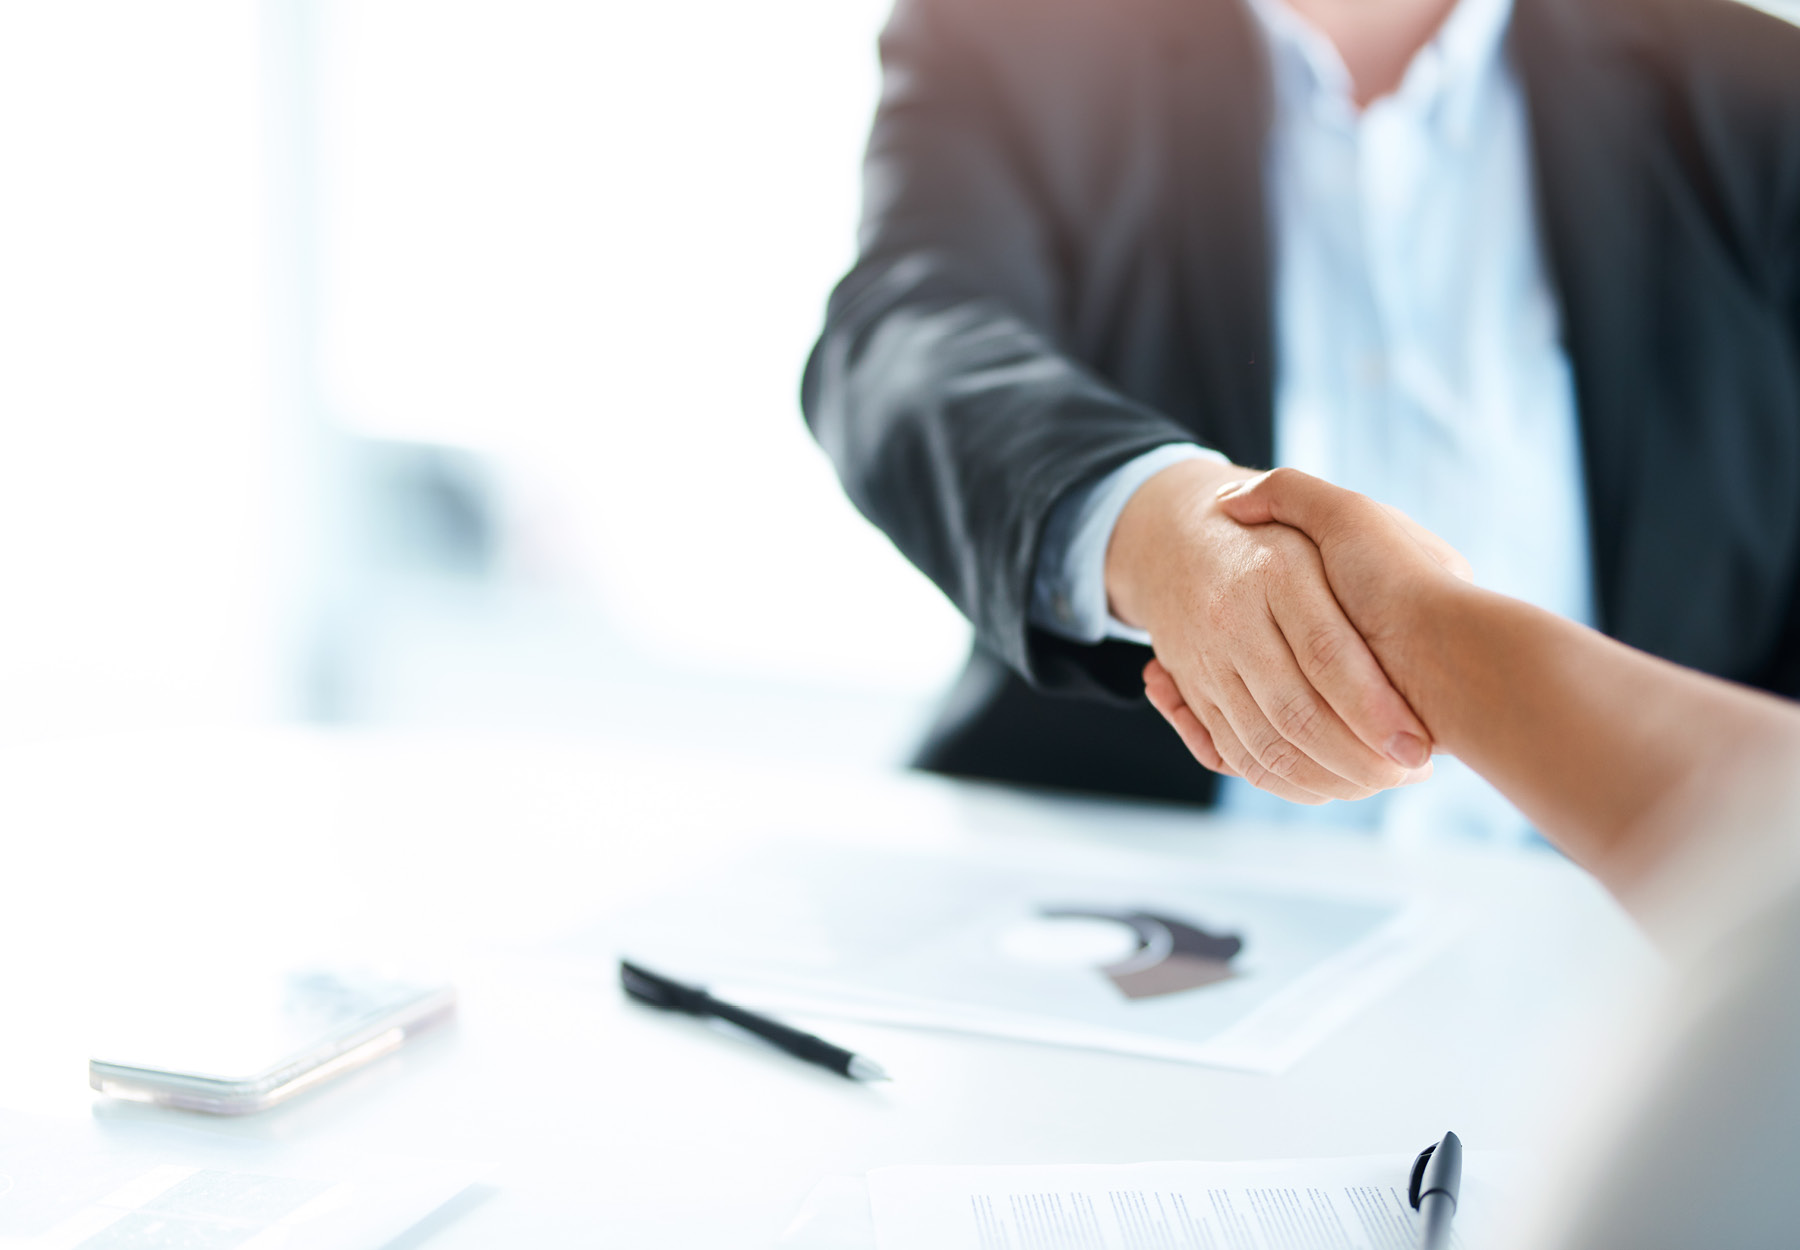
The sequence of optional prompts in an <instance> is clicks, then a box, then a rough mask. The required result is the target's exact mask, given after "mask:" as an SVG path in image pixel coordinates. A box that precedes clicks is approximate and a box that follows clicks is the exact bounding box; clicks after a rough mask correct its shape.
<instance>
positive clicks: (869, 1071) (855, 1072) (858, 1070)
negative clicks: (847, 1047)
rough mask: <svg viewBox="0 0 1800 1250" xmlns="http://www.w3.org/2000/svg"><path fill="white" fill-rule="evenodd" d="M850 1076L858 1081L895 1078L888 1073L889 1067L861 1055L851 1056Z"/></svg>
mask: <svg viewBox="0 0 1800 1250" xmlns="http://www.w3.org/2000/svg"><path fill="white" fill-rule="evenodd" d="M850 1077H851V1079H852V1080H857V1081H891V1080H893V1079H894V1078H893V1077H891V1076H889V1075H888V1074H887V1069H886V1068H884V1067H882V1066H881V1065H880V1064H878V1063H876V1062H875V1061H874V1060H873V1059H864V1058H863V1057H862V1056H861V1055H851V1056H850Z"/></svg>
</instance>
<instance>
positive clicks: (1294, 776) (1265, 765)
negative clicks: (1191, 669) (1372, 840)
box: [1206, 672, 1374, 803]
mask: <svg viewBox="0 0 1800 1250" xmlns="http://www.w3.org/2000/svg"><path fill="white" fill-rule="evenodd" d="M1213 690H1214V694H1215V701H1216V703H1217V705H1218V709H1219V711H1220V712H1221V713H1222V714H1223V716H1224V718H1225V721H1226V723H1227V725H1228V726H1229V728H1230V733H1231V735H1232V742H1233V743H1234V744H1242V745H1241V748H1240V749H1241V750H1242V751H1243V752H1244V754H1243V756H1242V757H1238V756H1234V754H1233V749H1232V745H1230V744H1228V743H1227V742H1226V741H1225V739H1224V738H1223V737H1222V736H1221V735H1220V733H1219V732H1218V731H1217V730H1216V729H1215V727H1214V726H1213V724H1212V722H1210V721H1207V722H1206V724H1207V728H1208V729H1209V730H1211V731H1212V733H1213V742H1214V743H1215V744H1216V745H1217V746H1218V748H1219V754H1220V755H1222V756H1223V757H1224V758H1225V761H1226V762H1227V763H1228V764H1230V765H1231V766H1232V767H1233V768H1236V769H1237V770H1238V772H1239V773H1241V774H1243V778H1244V780H1245V781H1248V782H1249V783H1250V784H1251V785H1253V786H1255V787H1256V788H1257V789H1259V790H1267V791H1268V792H1269V793H1271V794H1278V795H1280V796H1281V797H1282V798H1284V799H1288V800H1290V801H1292V802H1295V803H1323V802H1325V801H1327V800H1329V799H1361V798H1367V797H1368V796H1369V795H1370V794H1372V793H1374V791H1373V790H1371V789H1369V788H1367V787H1365V786H1360V785H1358V784H1356V783H1355V782H1352V781H1350V780H1348V779H1346V778H1344V777H1340V776H1338V775H1337V774H1336V773H1334V772H1332V771H1331V770H1330V769H1328V768H1325V767H1324V766H1322V765H1321V764H1319V763H1318V761H1316V760H1314V759H1311V758H1310V757H1308V755H1307V754H1306V752H1305V751H1303V750H1301V749H1300V747H1298V746H1296V745H1295V744H1294V743H1292V742H1290V741H1288V739H1287V738H1285V737H1283V736H1282V734H1281V732H1280V731H1279V730H1277V729H1276V728H1275V726H1274V725H1273V724H1271V723H1270V721H1269V718H1268V716H1267V715H1266V714H1265V713H1264V712H1263V709H1262V708H1261V706H1259V705H1258V703H1257V701H1256V697H1255V696H1254V695H1252V694H1251V693H1250V688H1249V687H1248V686H1247V685H1245V684H1244V680H1243V677H1242V676H1241V675H1240V674H1238V673H1234V672H1227V673H1219V674H1216V675H1215V678H1214V681H1213Z"/></svg>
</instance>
